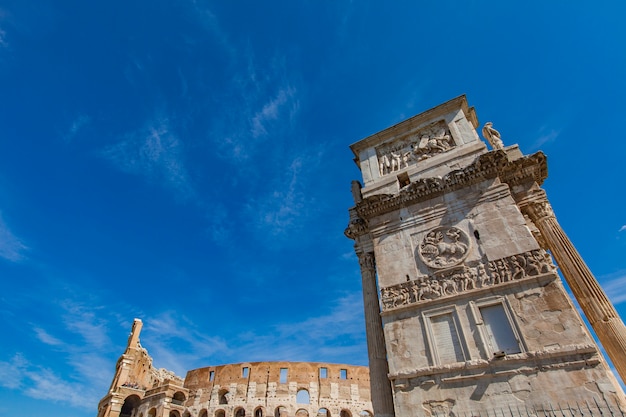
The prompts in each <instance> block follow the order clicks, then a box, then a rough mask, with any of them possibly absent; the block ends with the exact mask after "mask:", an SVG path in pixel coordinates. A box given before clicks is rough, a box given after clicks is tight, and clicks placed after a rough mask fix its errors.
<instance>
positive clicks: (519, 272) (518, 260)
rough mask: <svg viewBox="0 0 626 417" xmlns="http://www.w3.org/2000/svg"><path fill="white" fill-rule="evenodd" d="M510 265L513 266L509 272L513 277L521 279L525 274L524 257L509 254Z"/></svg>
mask: <svg viewBox="0 0 626 417" xmlns="http://www.w3.org/2000/svg"><path fill="white" fill-rule="evenodd" d="M510 261H511V266H512V267H513V271H512V272H511V274H512V276H513V279H522V278H524V277H525V276H526V271H525V270H524V267H525V266H526V259H525V258H524V257H523V256H521V255H519V256H511V259H510Z"/></svg>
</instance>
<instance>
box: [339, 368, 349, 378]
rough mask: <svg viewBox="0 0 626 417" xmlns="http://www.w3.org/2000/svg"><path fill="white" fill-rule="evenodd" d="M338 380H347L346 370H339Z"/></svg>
mask: <svg viewBox="0 0 626 417" xmlns="http://www.w3.org/2000/svg"><path fill="white" fill-rule="evenodd" d="M339 379H348V370H347V369H340V370H339Z"/></svg>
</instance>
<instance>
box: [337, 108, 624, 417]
mask: <svg viewBox="0 0 626 417" xmlns="http://www.w3.org/2000/svg"><path fill="white" fill-rule="evenodd" d="M477 124H478V122H477V119H476V116H475V114H474V112H473V109H472V108H470V107H468V105H467V102H466V101H465V97H459V98H457V99H454V100H451V101H450V102H447V103H444V104H442V105H441V106H438V107H436V108H434V109H431V110H429V111H427V112H425V113H423V114H420V115H417V116H414V117H412V118H411V119H409V120H407V121H405V122H401V123H399V124H397V125H395V126H393V127H391V128H389V129H386V130H384V131H382V132H379V133H377V134H375V135H372V136H370V137H368V138H366V139H363V140H362V141H360V142H357V143H355V144H353V145H352V146H351V148H352V150H353V152H354V154H355V156H356V161H357V164H358V165H359V167H360V168H361V170H362V172H363V181H364V187H363V188H359V187H358V186H356V187H355V186H354V185H353V196H354V199H355V204H356V205H355V207H353V208H352V209H351V210H350V223H349V226H348V228H347V229H346V235H347V236H348V237H350V238H352V239H354V240H355V250H356V252H357V255H359V257H360V259H361V258H366V257H367V256H369V257H370V258H371V261H370V263H371V264H372V265H374V264H375V265H376V271H377V278H378V279H377V283H378V286H379V293H378V294H376V292H372V291H369V292H368V293H367V296H366V298H367V297H370V298H372V300H365V301H366V303H365V304H366V305H368V302H369V301H374V302H376V301H378V302H379V303H380V307H381V312H380V314H381V316H382V327H383V336H382V339H384V340H382V341H375V343H378V344H381V343H382V344H384V348H381V349H386V352H387V362H388V375H384V374H382V373H380V372H379V373H378V374H377V375H374V374H372V376H371V377H372V380H374V378H378V379H382V378H387V377H388V379H389V380H390V382H391V384H392V388H393V393H392V395H393V404H394V410H393V412H394V413H395V415H396V416H406V415H432V414H434V413H438V414H442V413H443V414H450V415H453V414H456V415H459V414H460V413H474V412H487V411H488V410H495V409H501V410H502V409H504V410H506V409H508V408H509V407H512V408H515V407H517V406H520V405H524V406H536V407H537V409H541V408H542V407H545V406H547V405H549V404H558V403H563V402H566V403H572V404H576V403H579V402H582V403H584V402H585V401H588V402H590V403H594V402H596V401H599V402H600V403H604V402H606V403H609V404H613V405H615V404H621V405H622V406H623V405H624V394H623V392H622V390H621V389H620V387H619V385H618V384H617V381H616V380H615V378H614V376H613V375H612V373H611V372H610V370H609V369H608V366H607V365H606V363H605V361H604V360H603V358H602V356H601V354H600V352H599V349H598V347H597V345H596V344H595V342H594V341H593V339H592V338H591V337H590V334H589V332H588V331H587V329H586V327H585V326H584V324H583V321H582V319H581V317H580V316H579V314H578V312H577V311H576V309H575V307H574V306H573V304H572V302H571V301H570V299H569V297H568V296H567V293H566V292H565V291H564V289H563V286H562V284H561V281H560V278H559V275H558V273H557V269H556V266H555V265H554V264H553V261H552V257H551V256H550V254H549V253H548V252H546V250H545V249H549V248H551V246H550V245H546V242H547V241H548V239H544V238H546V237H549V238H552V240H555V239H556V238H554V237H553V236H543V235H542V233H543V232H541V231H540V230H539V226H541V227H543V229H545V230H547V231H548V232H550V231H552V230H555V231H556V232H559V230H558V227H557V226H554V225H552V223H550V224H549V225H548V226H550V227H551V228H550V227H548V226H545V225H544V224H540V225H537V224H535V223H533V220H531V219H530V218H529V217H528V216H530V214H533V213H534V212H532V213H531V211H529V210H528V209H527V208H526V206H524V207H522V206H523V204H520V201H521V202H522V203H524V204H526V205H528V204H530V203H528V204H527V203H526V200H528V199H529V198H530V197H527V196H528V195H530V194H531V191H533V190H534V192H535V194H537V193H538V191H537V190H540V188H539V186H540V185H541V183H542V181H543V180H544V179H545V178H546V176H547V168H546V159H545V156H544V155H543V154H542V153H540V152H539V153H536V154H534V155H530V156H524V155H522V153H521V152H520V151H519V148H518V147H517V146H509V147H504V146H503V144H502V141H501V140H500V137H499V133H498V132H497V131H495V129H493V128H492V127H491V124H489V125H488V126H486V128H485V131H486V133H485V134H486V135H487V139H489V141H490V142H491V145H492V147H493V148H494V149H493V150H492V151H488V150H487V148H486V146H485V145H484V144H483V143H482V142H480V140H479V139H478V136H477V135H476V132H475V131H474V130H473V129H472V128H469V127H470V126H473V127H477ZM376 168H378V169H376ZM512 189H513V190H514V192H515V194H512V192H511V190H512ZM529 190H530V191H529ZM532 196H534V194H533V195H532ZM532 196H531V197H532ZM544 199H545V196H544ZM533 201H534V200H533ZM533 207H534V206H533ZM522 210H526V211H524V212H523V211H522ZM526 212H529V213H530V214H527V213H526ZM541 216H544V215H543V214H536V215H535V216H534V217H536V218H541V219H543V217H541ZM544 217H545V216H544ZM552 221H553V220H552ZM553 223H554V221H553ZM556 232H555V233H556ZM562 240H563V239H562ZM547 243H550V242H547ZM563 247H566V246H564V245H563ZM569 252H572V253H573V250H569ZM569 252H568V253H561V252H559V253H556V254H555V257H557V255H560V256H563V257H564V259H570V258H571V259H573V258H575V256H574V255H573V254H570V253H569ZM557 259H558V257H557ZM573 263H574V264H576V265H578V264H579V263H580V262H578V264H577V263H576V262H573ZM361 270H362V272H363V265H361ZM364 292H365V286H364ZM377 296H378V297H379V298H377ZM583 301H585V302H584V303H581V304H584V307H586V305H587V304H591V305H593V303H594V302H595V301H589V302H587V299H586V298H583ZM590 309H591V310H592V311H594V310H593V308H590ZM606 311H609V310H608V309H606ZM366 314H367V311H366ZM598 316H599V315H598ZM607 317H608V313H607ZM610 317H611V318H612V317H613V316H610ZM374 334H375V333H374V332H370V333H368V339H370V338H371V337H372V335H374ZM368 342H370V340H368ZM371 361H372V358H370V362H371ZM372 369H373V368H372ZM384 400H385V399H384V398H378V397H377V396H376V395H375V394H374V393H373V402H374V404H373V405H374V408H375V409H376V408H377V404H378V403H383V402H384ZM386 413H387V414H391V413H389V412H388V411H387V412H386Z"/></svg>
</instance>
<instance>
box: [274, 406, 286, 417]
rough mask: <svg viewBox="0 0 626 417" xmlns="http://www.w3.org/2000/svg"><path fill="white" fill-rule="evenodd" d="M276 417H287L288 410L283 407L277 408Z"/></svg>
mask: <svg viewBox="0 0 626 417" xmlns="http://www.w3.org/2000/svg"><path fill="white" fill-rule="evenodd" d="M274 417H287V408H285V407H283V406H282V405H281V406H280V407H276V410H274Z"/></svg>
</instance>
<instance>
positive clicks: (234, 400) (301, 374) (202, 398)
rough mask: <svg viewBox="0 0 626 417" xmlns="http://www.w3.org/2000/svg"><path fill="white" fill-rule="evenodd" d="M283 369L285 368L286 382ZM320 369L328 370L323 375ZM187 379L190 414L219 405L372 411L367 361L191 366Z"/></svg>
mask: <svg viewBox="0 0 626 417" xmlns="http://www.w3.org/2000/svg"><path fill="white" fill-rule="evenodd" d="M246 368H247V371H246V372H247V374H246V373H244V369H246ZM281 370H286V372H285V371H283V372H284V373H285V374H284V378H285V379H283V381H284V382H281ZM321 370H325V376H326V377H325V378H322V377H321V372H322V371H321ZM342 376H345V379H344V378H342ZM211 378H213V380H211ZM184 385H185V388H187V389H189V390H190V393H191V394H190V395H191V398H190V399H189V401H187V402H186V405H187V406H188V408H189V410H190V412H191V413H192V414H191V415H201V414H202V412H203V410H205V411H206V412H207V414H208V416H213V415H218V414H219V413H220V412H221V411H223V412H224V414H225V415H226V416H231V415H235V414H236V412H237V410H244V412H245V415H255V416H257V415H258V413H262V415H263V416H266V415H269V416H271V415H277V416H278V415H280V414H281V411H282V413H283V414H284V413H286V415H289V416H294V415H298V416H304V415H309V416H316V415H317V414H318V412H319V410H320V409H322V408H324V409H326V410H327V411H326V413H327V415H330V416H339V415H340V414H341V413H342V412H343V414H344V416H346V415H347V414H349V415H352V416H355V417H356V416H357V415H359V414H360V413H362V412H364V411H365V412H369V413H371V403H370V391H369V372H368V369H367V367H363V366H351V365H337V364H326V363H309V362H253V363H241V364H232V365H222V366H215V367H206V368H200V369H195V370H192V371H189V372H188V373H187V376H186V378H185V384H184ZM301 391H305V392H306V394H305V393H304V392H301ZM299 392H301V393H300V397H298V393H299ZM306 397H308V399H309V401H308V403H298V398H300V399H303V398H306ZM220 402H221V403H220ZM224 402H225V403H226V404H224ZM281 407H282V408H284V409H282V410H280V408H281Z"/></svg>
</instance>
